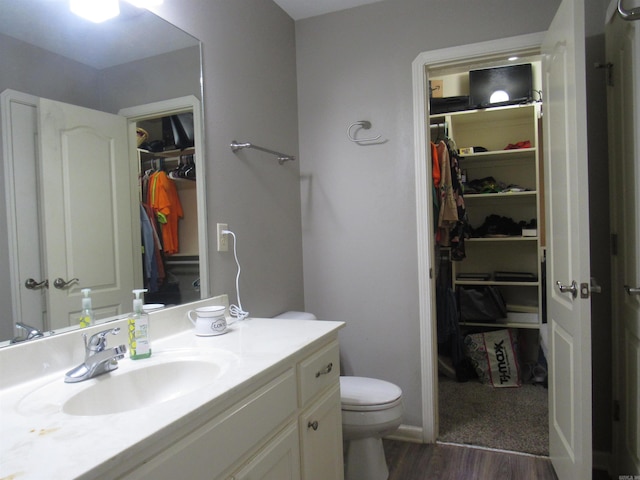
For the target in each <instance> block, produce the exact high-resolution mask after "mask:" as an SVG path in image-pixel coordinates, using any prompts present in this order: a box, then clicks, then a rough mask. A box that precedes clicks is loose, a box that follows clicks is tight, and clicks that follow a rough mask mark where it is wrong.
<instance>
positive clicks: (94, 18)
mask: <svg viewBox="0 0 640 480" xmlns="http://www.w3.org/2000/svg"><path fill="white" fill-rule="evenodd" d="M69 8H70V9H71V11H72V12H73V13H75V14H76V15H78V16H80V17H82V18H85V19H87V20H89V21H91V22H94V23H101V22H104V21H105V20H109V19H110V18H113V17H117V16H118V15H120V4H119V3H118V0H70V1H69Z"/></svg>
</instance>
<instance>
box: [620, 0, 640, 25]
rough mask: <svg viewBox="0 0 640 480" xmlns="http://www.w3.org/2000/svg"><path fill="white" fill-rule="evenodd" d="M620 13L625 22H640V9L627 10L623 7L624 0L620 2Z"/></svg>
mask: <svg viewBox="0 0 640 480" xmlns="http://www.w3.org/2000/svg"><path fill="white" fill-rule="evenodd" d="M618 13H619V14H620V16H621V17H622V18H623V19H624V20H629V21H631V20H640V8H632V9H631V10H625V8H624V7H623V6H622V0H618Z"/></svg>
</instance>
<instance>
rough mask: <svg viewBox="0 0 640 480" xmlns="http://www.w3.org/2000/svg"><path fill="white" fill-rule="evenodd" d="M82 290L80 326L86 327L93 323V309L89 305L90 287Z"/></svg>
mask: <svg viewBox="0 0 640 480" xmlns="http://www.w3.org/2000/svg"><path fill="white" fill-rule="evenodd" d="M80 291H81V292H82V295H83V297H82V313H81V314H80V328H86V327H90V326H91V325H93V320H94V318H93V309H92V307H91V297H90V296H89V294H90V293H91V289H90V288H83V289H82V290H80Z"/></svg>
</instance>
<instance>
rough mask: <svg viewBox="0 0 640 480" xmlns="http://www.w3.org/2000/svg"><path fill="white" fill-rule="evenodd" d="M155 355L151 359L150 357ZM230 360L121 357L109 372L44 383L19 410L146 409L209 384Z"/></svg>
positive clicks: (92, 411) (89, 412) (69, 412)
mask: <svg viewBox="0 0 640 480" xmlns="http://www.w3.org/2000/svg"><path fill="white" fill-rule="evenodd" d="M154 357H155V358H154ZM233 361H234V356H233V355H230V354H226V355H220V354H219V353H217V354H216V355H197V356H185V355H166V354H165V355H155V352H154V356H152V357H151V358H149V359H148V360H137V361H132V360H128V359H126V360H121V361H120V366H119V368H118V369H117V370H114V371H113V372H110V373H106V374H104V375H100V376H98V377H96V378H93V379H90V380H86V381H84V382H79V383H74V384H68V383H64V381H63V379H62V378H60V380H59V381H54V382H49V383H48V384H46V385H44V386H42V387H40V388H37V389H35V390H34V391H32V392H30V393H29V394H27V395H26V396H25V397H23V398H22V399H21V400H20V402H19V403H18V407H17V408H18V412H19V413H21V414H26V415H29V414H46V413H53V412H55V411H62V412H63V413H66V414H67V415H81V416H95V415H108V414H114V413H122V412H128V411H131V410H136V409H139V408H146V407H152V406H154V405H157V404H160V403H164V402H168V401H170V400H173V399H176V398H180V397H184V396H186V395H189V394H190V393H192V392H195V391H196V390H199V389H200V388H204V387H206V386H207V385H210V384H211V383H212V382H214V381H215V380H216V379H218V378H220V376H221V375H223V374H224V373H225V371H226V370H227V369H228V366H229V365H230V364H231V363H232V362H233Z"/></svg>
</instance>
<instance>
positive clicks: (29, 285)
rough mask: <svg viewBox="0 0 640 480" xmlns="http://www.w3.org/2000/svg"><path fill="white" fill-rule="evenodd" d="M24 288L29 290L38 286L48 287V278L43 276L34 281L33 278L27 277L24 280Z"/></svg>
mask: <svg viewBox="0 0 640 480" xmlns="http://www.w3.org/2000/svg"><path fill="white" fill-rule="evenodd" d="M24 286H25V288H28V289H29V290H37V289H38V288H43V287H44V288H49V280H48V279H47V278H45V279H44V280H43V281H41V282H36V281H35V280H34V279H33V278H27V279H26V280H25V282H24Z"/></svg>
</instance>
